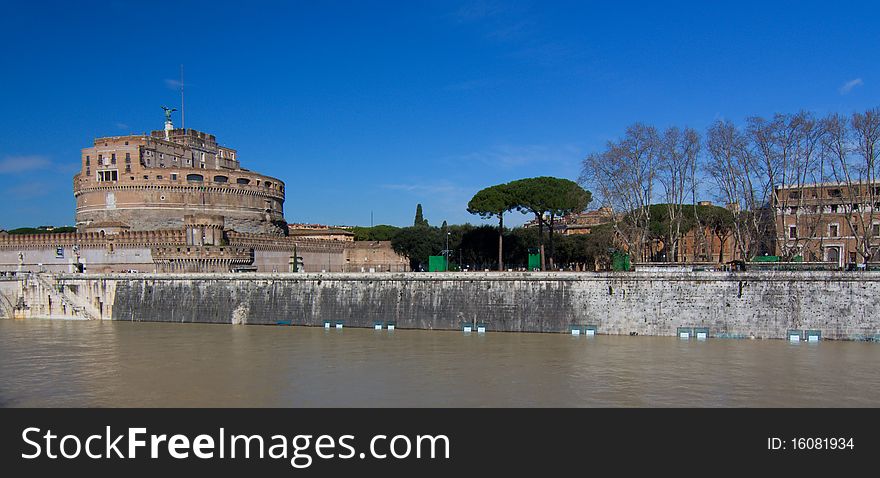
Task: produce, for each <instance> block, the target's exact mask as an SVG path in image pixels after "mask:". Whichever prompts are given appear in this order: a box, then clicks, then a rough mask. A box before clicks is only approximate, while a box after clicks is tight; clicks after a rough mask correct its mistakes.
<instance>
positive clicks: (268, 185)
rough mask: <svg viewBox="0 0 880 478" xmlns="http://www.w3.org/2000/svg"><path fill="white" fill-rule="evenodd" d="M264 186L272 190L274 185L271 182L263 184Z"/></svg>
mask: <svg viewBox="0 0 880 478" xmlns="http://www.w3.org/2000/svg"><path fill="white" fill-rule="evenodd" d="M263 186H266V187H267V188H271V187H272V183H271V182H269V181H266V182H265V183H263Z"/></svg>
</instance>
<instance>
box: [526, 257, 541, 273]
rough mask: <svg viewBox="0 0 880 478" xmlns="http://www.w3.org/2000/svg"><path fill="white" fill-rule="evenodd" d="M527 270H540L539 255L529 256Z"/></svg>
mask: <svg viewBox="0 0 880 478" xmlns="http://www.w3.org/2000/svg"><path fill="white" fill-rule="evenodd" d="M529 270H530V271H539V270H541V254H529Z"/></svg>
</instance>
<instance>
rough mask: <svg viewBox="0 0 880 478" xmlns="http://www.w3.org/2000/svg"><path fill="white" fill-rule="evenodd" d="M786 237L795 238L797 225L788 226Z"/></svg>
mask: <svg viewBox="0 0 880 478" xmlns="http://www.w3.org/2000/svg"><path fill="white" fill-rule="evenodd" d="M788 238H789V239H797V226H788Z"/></svg>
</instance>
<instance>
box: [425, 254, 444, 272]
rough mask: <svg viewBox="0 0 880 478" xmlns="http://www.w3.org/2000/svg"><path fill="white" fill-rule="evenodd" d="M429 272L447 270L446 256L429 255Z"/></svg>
mask: <svg viewBox="0 0 880 478" xmlns="http://www.w3.org/2000/svg"><path fill="white" fill-rule="evenodd" d="M428 272H446V258H445V257H443V256H430V257H428Z"/></svg>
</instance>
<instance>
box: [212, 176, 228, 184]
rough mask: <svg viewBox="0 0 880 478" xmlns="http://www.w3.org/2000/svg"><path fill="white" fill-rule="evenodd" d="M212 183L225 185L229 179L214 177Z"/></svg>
mask: <svg viewBox="0 0 880 478" xmlns="http://www.w3.org/2000/svg"><path fill="white" fill-rule="evenodd" d="M214 182H215V183H225V182H229V178H228V177H226V176H214Z"/></svg>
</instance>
